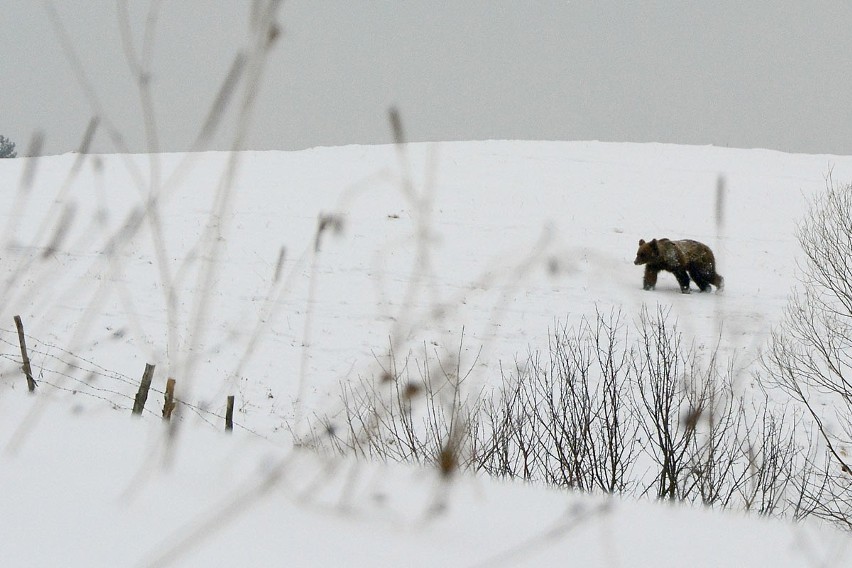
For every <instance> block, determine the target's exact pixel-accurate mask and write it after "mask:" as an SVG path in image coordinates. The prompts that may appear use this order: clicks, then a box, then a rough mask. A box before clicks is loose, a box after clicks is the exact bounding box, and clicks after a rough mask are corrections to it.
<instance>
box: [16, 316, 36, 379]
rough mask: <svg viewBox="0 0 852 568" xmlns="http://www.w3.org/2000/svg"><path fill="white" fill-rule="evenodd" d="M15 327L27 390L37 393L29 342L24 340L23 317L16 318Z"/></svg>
mask: <svg viewBox="0 0 852 568" xmlns="http://www.w3.org/2000/svg"><path fill="white" fill-rule="evenodd" d="M15 327H17V328H18V342H19V343H20V344H21V358H22V359H23V360H24V364H23V366H22V367H21V368H22V369H23V371H24V376H26V377H27V388H28V389H30V392H33V391H35V388H36V382H35V379H33V370H32V368H31V367H30V357H29V355H27V340H26V339H25V338H24V323H23V322H22V321H21V316H15Z"/></svg>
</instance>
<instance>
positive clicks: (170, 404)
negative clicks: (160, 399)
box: [163, 378, 175, 420]
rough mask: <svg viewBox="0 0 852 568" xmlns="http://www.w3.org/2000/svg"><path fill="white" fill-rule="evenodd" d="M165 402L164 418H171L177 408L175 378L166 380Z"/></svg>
mask: <svg viewBox="0 0 852 568" xmlns="http://www.w3.org/2000/svg"><path fill="white" fill-rule="evenodd" d="M165 399H166V401H165V403H164V404H163V420H170V419H171V417H172V411H173V410H174V409H175V380H174V379H171V378H170V379H169V380H167V381H166V394H165Z"/></svg>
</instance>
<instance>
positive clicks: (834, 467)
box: [761, 174, 852, 528]
mask: <svg viewBox="0 0 852 568" xmlns="http://www.w3.org/2000/svg"><path fill="white" fill-rule="evenodd" d="M797 238H798V241H799V244H800V245H801V247H802V250H803V252H804V262H803V263H802V265H800V282H799V285H798V286H797V288H796V289H795V290H794V292H793V294H792V295H791V297H790V299H789V302H788V305H787V308H786V311H785V315H784V319H783V321H782V323H781V325H780V326H779V327H778V328H776V329H775V330H774V331H773V334H772V341H771V344H770V348H769V349H768V351H767V353H766V354H765V356H764V360H763V367H764V371H765V374H764V375H763V376H762V377H761V380H762V382H763V384H764V385H767V386H769V387H770V388H778V389H781V390H782V391H784V392H785V393H787V394H788V395H789V396H790V397H791V398H792V400H793V401H794V402H795V403H796V404H797V405H798V406H799V407H800V408H802V409H803V410H804V412H806V414H807V415H809V416H810V418H811V419H812V420H813V422H814V424H815V426H816V429H817V431H818V432H819V435H820V438H821V441H822V445H823V447H824V449H825V454H824V458H825V459H823V453H822V452H817V453H816V454H815V455H814V456H813V457H812V459H814V460H815V461H813V462H812V463H811V466H812V467H813V468H814V469H815V470H816V471H818V472H819V473H820V476H821V478H822V480H821V482H820V483H819V484H816V485H809V486H806V487H803V491H802V493H803V498H804V499H805V500H806V501H807V502H806V503H804V504H803V507H804V508H805V509H806V510H808V511H810V512H811V514H814V515H818V516H821V517H823V518H826V519H829V520H831V521H835V522H838V523H840V524H841V525H844V526H846V527H847V528H852V489H850V488H852V471H850V458H849V454H848V452H849V449H848V448H849V447H850V444H852V185H844V186H839V185H836V184H835V183H834V181H833V179H832V178H831V175H830V174H829V176H828V177H827V179H826V191H825V193H823V194H822V195H821V196H819V197H817V198H816V199H814V200H813V201H812V203H811V205H810V208H809V210H808V212H807V214H806V215H805V217H804V219H803V221H802V222H801V223H800V225H799V229H798V233H797Z"/></svg>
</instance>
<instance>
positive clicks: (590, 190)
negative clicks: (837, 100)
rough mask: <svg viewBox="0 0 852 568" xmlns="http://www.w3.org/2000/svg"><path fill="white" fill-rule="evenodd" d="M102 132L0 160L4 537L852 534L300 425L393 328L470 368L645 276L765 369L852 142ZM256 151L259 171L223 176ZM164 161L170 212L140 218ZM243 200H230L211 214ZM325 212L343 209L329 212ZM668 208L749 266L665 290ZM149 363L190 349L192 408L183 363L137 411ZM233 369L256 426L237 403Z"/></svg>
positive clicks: (553, 555) (204, 554) (293, 552)
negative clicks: (659, 244) (398, 451)
mask: <svg viewBox="0 0 852 568" xmlns="http://www.w3.org/2000/svg"><path fill="white" fill-rule="evenodd" d="M78 159H81V157H80V156H78V155H75V154H68V155H64V156H56V157H47V158H41V159H39V160H37V161H36V162H35V164H34V165H35V170H34V178H33V182H32V186H31V187H29V188H27V187H26V186H25V185H22V182H21V180H22V176H23V175H24V170H25V169H26V168H27V160H25V159H14V160H0V181H2V185H3V187H5V188H7V189H6V191H7V194H8V203H9V207H8V208H7V209H6V210H5V212H4V213H3V214H0V230H2V233H0V238H2V239H3V240H2V242H3V245H4V250H5V253H4V254H3V258H2V263H0V275H2V278H3V280H2V281H3V283H4V284H3V289H2V291H3V297H4V300H5V301H4V302H3V303H2V306H3V313H2V314H0V321H4V322H8V325H6V326H2V328H3V329H2V330H0V354H2V361H3V364H2V367H0V372H2V375H0V389H2V396H0V424H2V427H0V484H2V486H3V487H5V488H6V489H5V490H4V491H3V492H2V493H0V495H1V496H0V511H2V514H0V534H2V535H3V536H2V537H0V557H2V558H4V563H5V564H7V565H10V566H11V565H16V566H56V565H62V566H72V567H73V566H116V565H128V566H134V565H138V566H150V565H155V566H156V565H176V566H226V565H246V566H263V565H272V564H301V565H308V566H314V565H329V564H331V565H347V566H362V565H363V566H366V565H388V566H390V565H394V566H399V565H418V566H437V565H446V566H478V565H483V566H500V565H507V566H518V565H555V564H557V563H558V564H564V563H565V562H566V560H568V561H569V563H570V564H572V565H578V566H596V565H604V566H658V565H663V566H666V565H674V564H688V565H697V566H718V565H740V566H760V565H766V566H802V565H826V566H842V565H847V564H848V562H849V561H850V559H852V546H850V539H849V537H848V536H847V535H846V534H843V533H839V532H836V531H835V530H833V529H831V528H827V527H825V526H823V525H819V524H816V523H812V522H807V523H803V524H798V525H795V524H791V523H788V522H781V521H773V520H766V519H759V518H755V517H753V516H747V515H744V514H741V513H734V512H722V511H708V510H700V509H695V508H689V507H685V506H678V505H666V504H659V503H653V502H648V501H643V502H630V501H628V500H621V499H616V498H612V499H605V498H600V497H591V496H588V495H578V494H574V493H571V492H566V491H558V490H554V489H548V488H543V487H536V486H528V485H522V484H519V483H510V482H506V481H497V480H492V479H487V478H484V477H472V476H469V475H457V476H455V477H454V478H453V479H451V480H449V481H447V480H443V479H440V478H439V476H438V474H437V473H436V472H433V471H429V470H423V469H419V468H416V467H413V466H403V465H398V464H396V465H393V464H367V463H363V462H355V461H351V460H349V459H340V458H335V459H331V458H328V457H321V456H317V455H313V454H311V453H310V452H307V451H305V450H300V449H295V448H293V447H292V445H291V443H290V435H289V433H288V428H287V425H288V424H291V425H294V426H293V427H295V428H296V429H300V428H303V427H304V420H305V417H307V416H311V415H313V414H314V413H325V412H330V413H334V412H335V409H336V407H337V405H338V404H339V400H338V389H337V385H338V383H339V382H340V381H352V380H358V379H360V378H365V377H371V376H377V374H378V373H379V372H380V368H381V365H382V364H386V361H387V351H388V347H389V344H391V345H392V346H393V350H394V352H395V353H397V354H405V353H406V352H407V351H408V350H414V351H415V352H416V351H417V350H420V351H422V350H423V349H424V348H426V349H429V350H435V351H436V352H440V353H456V352H458V351H459V350H461V359H462V362H461V364H462V366H473V367H474V372H473V373H472V378H471V382H470V384H469V386H470V388H471V389H474V388H476V387H477V386H478V385H483V384H487V383H489V382H494V381H498V380H499V374H498V371H497V370H498V368H499V364H500V362H504V363H509V362H511V361H513V360H514V359H515V358H516V357H522V356H523V355H524V354H525V353H526V352H527V350H528V349H530V348H532V349H541V348H544V347H545V346H546V344H547V343H546V342H547V336H548V330H549V329H552V328H553V326H554V325H555V324H556V323H557V322H559V321H565V319H566V318H568V319H571V318H576V317H579V316H582V315H589V314H593V313H594V312H595V310H596V309H601V310H608V309H610V308H612V307H615V308H619V309H621V310H623V312H624V313H625V314H626V315H627V317H628V318H629V319H635V318H636V317H638V313H639V309H640V308H641V306H642V305H643V304H646V305H648V306H650V307H654V306H656V305H657V304H658V303H659V304H660V305H662V306H665V307H668V306H670V307H671V309H672V313H673V315H674V316H676V317H677V319H678V324H679V327H680V328H681V329H682V330H683V331H684V332H686V333H687V334H688V336H689V337H690V338H691V339H694V340H695V342H696V344H697V345H699V346H703V347H705V348H707V349H711V348H713V347H715V346H716V344H717V343H718V344H719V348H720V350H721V351H722V352H723V353H724V354H725V355H731V356H735V357H736V361H737V364H738V365H739V369H740V370H739V373H738V388H740V389H741V390H742V392H743V393H748V392H749V391H750V390H751V389H753V388H754V387H753V385H752V384H751V383H752V379H751V377H750V375H749V373H748V371H749V369H750V368H751V366H752V365H753V363H754V360H755V358H756V357H757V354H758V352H759V349H760V347H761V346H762V345H763V344H764V343H765V341H766V339H767V337H768V334H769V332H770V330H771V328H772V326H773V325H774V324H775V323H777V322H778V321H779V319H780V317H781V313H782V310H783V307H784V305H785V303H786V299H787V296H788V294H789V293H790V290H791V287H792V285H793V284H794V282H795V259H796V257H797V255H798V248H797V244H796V240H795V226H796V221H797V219H798V218H799V217H800V215H801V214H802V213H803V210H804V206H805V204H806V203H807V199H808V198H809V197H810V196H812V195H815V194H816V193H817V192H818V191H820V190H821V189H822V188H823V187H824V185H825V177H826V176H827V175H828V174H829V172H831V175H832V176H833V177H834V179H836V180H848V179H852V157H843V156H814V155H791V154H784V153H780V152H774V151H766V150H759V149H754V150H739V149H725V148H716V147H686V146H675V145H663V144H613V143H599V142H570V143H567V142H522V141H488V142H458V143H441V144H412V145H408V146H405V147H403V148H398V147H395V146H375V147H365V146H349V147H342V148H316V149H312V150H308V151H303V152H292V153H285V152H245V153H242V154H240V155H229V154H226V153H217V152H210V153H202V154H192V155H184V154H163V155H156V156H150V155H129V156H119V155H108V156H85V157H82V162H81V163H80V164H81V165H80V167H79V168H76V167H75V162H77V160H78ZM231 160H235V161H234V162H231ZM231 163H233V164H236V170H234V171H235V177H234V181H233V184H232V185H225V186H222V185H221V184H220V180H221V179H222V177H223V175H224V173H225V172H227V169H228V167H229V164H231ZM152 165H153V166H155V167H152ZM157 171H160V172H161V184H160V185H157V184H155V187H160V188H161V190H160V192H159V193H158V195H157V201H156V205H155V209H154V210H153V211H154V214H153V215H149V216H148V217H146V220H145V221H143V222H142V223H141V224H139V225H135V224H134V223H133V220H134V219H136V218H138V217H134V216H133V212H134V211H136V212H139V211H142V210H144V208H145V207H146V204H147V203H148V201H147V200H148V191H149V188H150V182H149V179H150V176H151V175H152V172H157ZM720 180H721V182H720ZM720 184H721V185H722V186H723V188H724V190H723V195H724V201H723V204H722V207H721V212H722V215H721V217H719V216H717V214H716V211H717V198H718V197H717V196H718V195H719V192H718V191H717V188H718V187H719V186H720ZM223 187H224V189H225V192H226V193H225V194H222V193H218V195H219V199H221V201H217V192H218V191H219V190H220V188H223ZM228 189H230V190H231V193H229V194H228V193H227V191H228ZM223 195H225V196H226V197H225V198H224V199H222V196H223ZM217 202H222V203H225V204H226V205H225V206H224V207H223V208H222V209H221V210H220V211H218V212H217V213H216V214H214V215H211V211H214V208H215V204H216V203H217ZM321 216H330V217H329V218H331V219H335V220H338V221H340V223H339V230H337V227H336V226H335V225H334V224H331V225H327V228H326V229H325V230H324V231H323V232H322V234H321V235H320V236H319V238H318V237H317V227H318V224H319V219H320V217H321ZM63 219H64V220H65V221H63ZM148 219H154V221H155V222H153V223H152V222H148ZM68 220H70V222H68ZM122 227H129V228H128V229H125V230H122ZM57 234H59V235H60V237H59V238H56V237H55V235H57ZM654 237H657V238H660V237H670V238H693V239H697V240H700V241H702V242H705V243H707V244H708V245H710V246H711V247H712V248H713V250H714V252H715V253H716V257H717V262H718V270H719V272H720V274H722V275H723V276H724V277H725V284H726V287H725V291H724V292H723V293H721V294H715V293H711V294H699V293H697V291H695V290H694V291H693V293H692V294H690V295H682V294H680V292H679V289H678V286H677V282H676V281H675V279H674V277H673V276H672V275H670V274H667V273H663V274H661V275H660V280H659V282H658V285H657V289H656V290H655V291H653V292H646V291H644V290H642V286H641V282H642V269H641V267H636V266H634V265H633V262H632V261H633V256H634V254H635V251H636V246H637V243H638V240H639V239H640V238H645V239H650V238H654ZM158 238H161V239H162V243H164V244H163V245H162V246H157V244H156V243H157V239H158ZM54 240H55V241H57V243H58V244H57V246H56V247H50V246H49V245H50V243H51V242H52V241H54ZM317 243H319V247H318V248H317V246H316V245H317ZM54 249H55V250H54ZM282 250H283V251H284V253H283V262H282V263H281V265H280V267H279V258H282V257H281V255H282ZM276 275H277V277H276ZM168 282H171V283H172V286H171V287H170V286H167V285H164V283H168ZM205 294H206V295H205ZM199 306H201V309H200V308H199ZM14 315H21V317H22V319H23V322H24V325H25V328H26V332H27V334H28V338H27V342H28V347H29V348H30V351H31V353H30V356H31V359H32V364H33V369H34V372H35V374H36V379H37V380H38V381H39V383H40V386H39V388H38V389H37V392H36V394H35V395H34V396H30V395H28V394H27V392H26V383H25V381H24V379H23V377H22V375H21V372H20V351H19V350H18V345H17V335H16V332H15V330H14V326H13V325H12V317H13V316H14ZM146 362H149V363H154V364H156V365H157V370H156V373H155V379H154V387H155V389H158V390H159V391H160V392H161V391H162V389H163V385H164V383H165V379H166V377H169V376H173V377H175V378H176V379H177V384H178V396H179V398H181V400H183V401H186V402H187V403H189V404H190V405H192V407H191V408H189V407H183V410H182V412H181V414H180V417H179V419H178V421H177V424H179V427H178V428H177V429H176V430H175V431H170V430H169V429H168V428H167V427H166V426H164V424H163V423H162V421H161V420H160V418H159V410H158V406H161V404H162V395H161V394H159V393H157V392H152V393H151V396H150V397H149V400H148V403H147V406H146V409H147V410H146V413H145V414H144V415H143V416H142V417H141V418H138V419H132V418H131V416H130V410H129V409H130V407H131V406H132V397H133V395H134V394H135V391H136V387H137V385H138V380H139V377H141V374H142V371H143V369H144V365H145V363H146ZM229 394H232V395H235V396H236V399H237V403H236V406H237V412H236V416H235V422H236V429H235V431H234V432H233V433H231V434H227V433H225V432H223V431H222V430H221V426H222V418H221V417H222V416H223V415H224V403H225V397H226V396H227V395H229ZM170 432H172V433H176V435H175V436H174V437H170V435H169V433H170Z"/></svg>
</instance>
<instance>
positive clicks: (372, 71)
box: [0, 0, 852, 154]
mask: <svg viewBox="0 0 852 568" xmlns="http://www.w3.org/2000/svg"><path fill="white" fill-rule="evenodd" d="M117 4H118V3H117V2H115V1H114V0H86V1H85V2H79V1H73V2H72V1H70V0H54V1H53V4H52V5H53V6H55V9H56V12H57V14H58V15H59V17H60V19H61V22H62V24H63V26H64V27H65V28H66V29H67V32H68V36H69V37H70V40H71V42H72V43H73V45H74V48H75V50H76V51H77V53H78V55H79V58H80V60H81V62H82V66H83V68H84V69H85V73H86V75H87V77H88V79H89V81H90V82H91V85H92V86H93V89H94V91H95V92H96V96H97V100H98V101H99V102H98V103H97V104H99V105H100V106H101V109H100V110H98V109H97V108H95V107H93V103H92V99H91V98H87V97H86V96H85V94H84V90H83V88H82V87H81V86H80V84H79V81H78V80H77V76H76V75H75V73H74V72H73V71H72V65H71V64H70V63H69V59H68V57H67V56H66V54H65V53H64V50H63V47H62V45H61V41H60V38H59V37H58V33H57V31H56V28H55V26H53V25H52V24H51V20H50V18H49V17H48V8H47V7H46V6H47V3H45V2H40V1H33V0H4V2H3V8H2V10H0V18H2V19H1V20H0V22H2V29H0V32H2V37H3V47H4V50H3V54H2V57H0V78H2V82H0V85H2V93H3V97H2V105H0V134H3V135H5V136H7V137H8V138H10V139H12V140H13V141H15V142H16V143H17V144H18V150H19V151H20V152H21V153H22V154H23V153H24V150H25V147H26V146H27V144H28V140H29V138H30V137H31V135H32V133H33V132H34V131H36V130H39V129H40V130H43V131H44V132H45V136H46V138H45V152H47V153H61V152H65V151H69V150H73V149H75V148H76V147H77V146H78V145H79V143H80V139H81V138H82V136H83V132H84V131H85V128H86V125H87V123H88V122H89V120H90V118H91V117H92V116H93V115H94V114H104V115H106V116H107V117H108V119H109V120H110V121H111V122H112V123H114V124H115V125H116V126H117V128H118V129H119V130H120V131H121V132H122V134H123V137H124V139H125V141H126V143H127V145H128V147H129V148H130V149H131V150H132V151H144V150H145V148H146V146H145V142H144V136H143V129H142V120H141V117H142V113H141V111H140V102H139V95H138V90H137V89H136V87H135V86H134V85H135V84H134V81H133V76H132V74H131V71H130V68H129V66H128V64H127V59H126V57H125V51H124V49H123V48H122V42H121V34H120V33H119V24H118V21H119V20H118V17H117V7H116V6H117ZM250 5H251V2H249V1H242V0H227V1H212V0H163V1H162V2H161V9H160V10H159V18H158V21H157V26H156V28H155V29H156V32H155V33H156V42H155V49H154V52H153V60H152V83H151V84H152V88H153V91H154V97H155V108H156V113H157V123H158V128H159V134H160V141H161V147H162V149H163V150H168V151H177V150H185V149H187V148H188V147H189V145H190V143H191V141H192V140H193V139H194V138H195V137H196V135H197V134H198V131H199V129H200V127H201V124H202V123H203V120H204V117H205V115H206V113H207V111H208V109H209V108H210V105H211V104H212V103H213V100H214V98H215V95H216V92H217V90H218V88H219V85H220V84H221V83H222V81H223V80H224V78H225V76H226V74H227V71H228V68H229V66H230V64H231V61H232V60H233V58H234V55H235V53H236V52H237V51H238V50H240V49H242V48H244V47H245V46H246V45H247V32H248V27H249V26H248V22H249V8H250ZM129 6H130V16H131V26H132V29H133V34H134V45H135V49H137V50H138V49H140V47H141V45H142V35H143V30H144V26H145V19H146V16H147V14H148V6H149V2H148V0H130V2H129ZM279 21H280V24H281V28H282V30H283V34H282V35H281V36H280V38H279V40H278V42H277V43H276V45H275V48H274V50H273V51H272V53H271V58H270V60H269V65H268V68H267V72H266V74H265V76H264V79H263V83H262V86H261V91H260V96H259V100H258V106H257V110H256V113H257V114H256V120H255V121H254V124H253V129H252V131H251V135H250V137H249V139H248V143H247V146H248V147H249V148H251V149H258V150H267V149H284V150H291V149H301V148H308V147H312V146H319V145H341V144H352V143H362V144H365V143H366V144H373V143H384V142H389V141H391V132H390V128H389V126H388V121H387V109H388V107H390V106H392V105H395V106H397V107H398V108H399V110H400V113H401V115H402V118H403V121H404V124H405V130H406V134H407V137H408V139H409V140H412V141H416V140H469V139H491V138H494V139H535V140H595V139H596V140H608V141H639V142H645V141H657V142H673V143H684V144H714V145H718V146H732V147H743V148H751V147H765V148H775V149H781V150H785V151H791V152H811V153H823V152H826V153H837V154H852V135H850V133H852V33H850V30H852V0H807V1H804V0H774V1H771V0H719V1H708V0H703V1H692V0H680V1H676V0H668V1H662V0H658V1H655V0H643V1H642V2H634V1H627V0H623V1H618V2H616V1H609V0H571V1H565V0H562V1H536V2H532V1H523V2H521V1H514V2H500V1H484V0H464V1H459V2H440V1H437V0H432V1H426V0H397V1H389V0H388V1H378V0H375V1H359V0H338V1H324V0H293V1H289V2H284V4H283V6H282V8H281V10H280V12H279ZM225 134H226V133H223V135H222V136H220V137H218V138H217V139H215V145H219V146H222V147H225V146H226V144H227V142H226V140H227V137H226V136H225ZM94 149H95V150H96V151H99V152H112V151H115V150H116V148H115V146H114V145H113V144H112V143H111V141H110V140H109V138H108V137H107V136H106V135H105V134H104V133H103V131H100V132H99V133H98V135H97V136H96V139H95V145H94Z"/></svg>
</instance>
